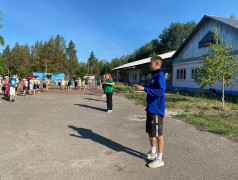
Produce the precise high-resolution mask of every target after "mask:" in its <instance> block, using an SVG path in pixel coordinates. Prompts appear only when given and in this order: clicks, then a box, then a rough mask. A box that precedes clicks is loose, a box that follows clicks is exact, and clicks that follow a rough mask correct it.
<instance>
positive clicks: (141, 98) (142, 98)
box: [126, 92, 147, 106]
mask: <svg viewBox="0 0 238 180" xmlns="http://www.w3.org/2000/svg"><path fill="white" fill-rule="evenodd" d="M146 96H147V94H146V93H144V92H141V93H130V94H127V95H126V98H128V99H132V100H134V101H135V103H136V104H141V105H143V106H146Z"/></svg>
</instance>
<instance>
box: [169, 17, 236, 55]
mask: <svg viewBox="0 0 238 180" xmlns="http://www.w3.org/2000/svg"><path fill="white" fill-rule="evenodd" d="M208 20H215V21H218V22H221V23H223V24H226V25H228V26H231V27H232V28H235V29H238V19H234V18H225V17H219V16H213V15H205V16H203V18H202V19H201V20H200V22H199V23H198V24H197V26H196V27H195V28H194V29H193V31H192V32H191V33H190V34H189V36H188V37H187V38H186V39H185V41H184V42H183V43H182V45H181V46H180V47H179V48H178V50H177V51H176V52H175V53H174V55H173V57H176V56H177V55H179V53H180V52H181V51H182V49H183V48H184V47H185V46H186V45H187V44H188V42H189V41H190V40H191V39H192V37H193V36H194V35H195V34H196V33H197V32H198V30H199V29H200V28H201V27H202V26H203V25H204V24H205V23H206V22H207V21H208Z"/></svg>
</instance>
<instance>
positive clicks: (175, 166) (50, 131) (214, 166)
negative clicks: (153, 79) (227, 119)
mask: <svg viewBox="0 0 238 180" xmlns="http://www.w3.org/2000/svg"><path fill="white" fill-rule="evenodd" d="M105 100H106V99H105V98H102V97H101V94H100V93H96V94H95V93H90V92H87V93H84V94H74V95H69V94H60V93H59V94H56V93H41V94H38V95H33V96H26V97H17V98H16V101H15V102H14V103H9V102H7V101H2V103H1V104H0V128H1V131H0V179H1V180H16V179H37V180H38V179H39V180H42V179H46V180H48V179H49V180H51V179H57V180H58V179H62V180H64V179H65V180H71V179H73V180H74V179H77V180H78V179H120V180H121V179H146V180H147V179H166V180H168V179H173V180H174V179H183V180H184V179H199V180H201V179H209V180H212V179H215V180H219V179H221V180H224V179H229V180H231V179H234V180H235V179H236V180H237V179H238V143H236V142H232V141H230V140H228V139H226V138H224V137H221V136H219V135H216V134H213V133H210V132H205V131H199V130H197V129H196V128H195V127H194V126H192V125H190V124H186V123H184V122H181V121H179V120H175V119H172V118H171V117H169V114H171V113H173V112H167V113H166V114H167V115H166V117H165V119H164V138H165V148H164V162H165V165H164V166H163V167H159V168H156V169H150V168H149V167H148V166H147V164H148V163H149V162H150V161H147V160H144V159H142V158H141V155H142V154H144V153H147V152H148V151H149V150H150V145H149V140H148V137H147V134H146V133H145V114H146V113H145V111H144V107H142V106H141V105H135V104H134V103H133V102H132V101H130V100H128V99H126V98H125V97H124V96H118V95H114V96H113V112H112V113H111V114H107V113H106V110H105V108H106V102H105Z"/></svg>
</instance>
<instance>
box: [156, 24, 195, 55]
mask: <svg viewBox="0 0 238 180" xmlns="http://www.w3.org/2000/svg"><path fill="white" fill-rule="evenodd" d="M195 26H196V23H195V21H190V22H187V23H179V22H178V23H171V24H170V27H169V28H164V29H163V32H162V33H161V34H160V35H159V38H160V43H161V48H162V53H166V52H169V51H174V50H177V49H178V48H179V47H180V45H181V44H182V43H183V42H184V40H185V39H186V38H187V37H188V35H189V34H190V33H191V32H192V30H193V29H194V28H195Z"/></svg>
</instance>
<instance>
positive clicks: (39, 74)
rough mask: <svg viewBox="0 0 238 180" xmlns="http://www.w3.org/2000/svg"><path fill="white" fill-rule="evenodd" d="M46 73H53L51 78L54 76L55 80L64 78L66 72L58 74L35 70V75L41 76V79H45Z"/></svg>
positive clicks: (53, 79)
mask: <svg viewBox="0 0 238 180" xmlns="http://www.w3.org/2000/svg"><path fill="white" fill-rule="evenodd" d="M46 74H52V76H51V78H52V81H55V79H56V78H57V79H59V78H60V79H63V78H64V77H65V76H64V73H59V74H56V73H42V72H33V76H39V79H40V80H41V81H43V79H44V77H45V76H46Z"/></svg>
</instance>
